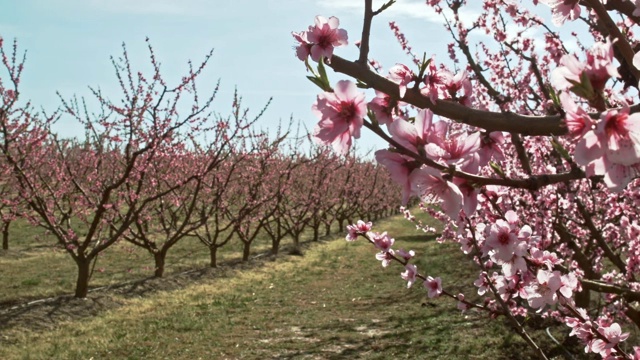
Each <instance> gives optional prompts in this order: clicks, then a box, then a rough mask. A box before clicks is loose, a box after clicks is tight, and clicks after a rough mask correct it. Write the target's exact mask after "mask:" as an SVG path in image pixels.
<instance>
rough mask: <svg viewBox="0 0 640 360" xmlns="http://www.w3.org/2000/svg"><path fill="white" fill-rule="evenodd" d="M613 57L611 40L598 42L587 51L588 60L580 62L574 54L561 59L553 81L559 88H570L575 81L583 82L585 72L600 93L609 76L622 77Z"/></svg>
mask: <svg viewBox="0 0 640 360" xmlns="http://www.w3.org/2000/svg"><path fill="white" fill-rule="evenodd" d="M613 59H614V57H613V44H612V43H611V40H610V39H607V41H606V42H604V43H603V42H597V43H595V44H594V45H593V46H592V47H591V49H589V51H587V61H586V62H580V61H579V60H578V59H577V58H576V57H575V56H574V55H564V56H563V57H562V58H561V59H560V65H561V66H559V67H557V68H556V69H554V70H553V72H552V73H551V83H552V84H553V86H554V87H556V88H558V89H562V90H563V89H569V88H572V87H573V86H574V83H580V82H581V81H580V78H581V76H582V74H583V73H584V74H585V75H586V77H587V79H589V82H590V84H591V87H592V88H593V89H594V90H595V91H596V92H598V93H600V92H602V90H603V89H604V86H605V84H606V82H607V80H609V78H611V77H615V78H618V77H620V74H619V73H618V70H617V67H616V66H615V65H614V64H613ZM588 100H589V99H588Z"/></svg>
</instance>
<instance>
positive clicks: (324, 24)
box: [292, 15, 347, 62]
mask: <svg viewBox="0 0 640 360" xmlns="http://www.w3.org/2000/svg"><path fill="white" fill-rule="evenodd" d="M339 25H340V20H338V18H336V17H334V16H332V17H330V18H329V19H327V18H325V17H323V16H320V15H318V16H316V18H315V26H309V30H308V31H303V32H300V33H292V35H293V37H294V38H295V39H296V40H297V41H298V42H299V43H300V45H298V47H297V48H296V54H297V56H298V58H299V59H300V60H305V59H306V58H307V56H309V55H311V59H312V60H313V61H316V62H318V61H319V60H320V59H321V58H323V57H325V58H327V59H331V56H332V55H333V49H334V48H335V47H338V46H343V45H347V32H346V31H345V30H344V29H339V28H338V26H339Z"/></svg>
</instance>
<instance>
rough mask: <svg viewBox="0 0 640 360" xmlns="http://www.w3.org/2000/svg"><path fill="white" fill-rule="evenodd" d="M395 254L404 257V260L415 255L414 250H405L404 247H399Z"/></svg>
mask: <svg viewBox="0 0 640 360" xmlns="http://www.w3.org/2000/svg"><path fill="white" fill-rule="evenodd" d="M396 255H398V256H400V257H401V258H403V259H404V261H409V260H411V259H412V258H413V257H414V256H416V252H415V251H413V250H409V251H405V250H404V249H399V250H398V251H397V252H396Z"/></svg>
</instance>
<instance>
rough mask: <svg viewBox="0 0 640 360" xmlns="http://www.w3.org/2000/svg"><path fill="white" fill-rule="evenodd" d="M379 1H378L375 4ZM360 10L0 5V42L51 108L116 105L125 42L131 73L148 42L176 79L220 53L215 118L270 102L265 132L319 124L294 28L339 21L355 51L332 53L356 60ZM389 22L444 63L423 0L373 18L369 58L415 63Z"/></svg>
mask: <svg viewBox="0 0 640 360" xmlns="http://www.w3.org/2000/svg"><path fill="white" fill-rule="evenodd" d="M382 3H383V2H382V1H379V0H376V1H374V7H377V6H379V5H380V4H382ZM362 8H363V1H362V0H0V36H2V37H3V38H4V39H5V46H6V45H7V43H9V42H10V41H12V40H13V39H14V38H16V39H17V40H18V43H19V47H20V49H23V50H27V62H26V66H25V70H24V77H23V79H22V83H21V93H22V95H23V96H24V97H25V98H27V99H30V100H31V101H32V103H33V104H34V105H35V106H36V108H40V107H42V108H43V109H45V110H46V111H48V112H51V111H53V110H54V109H56V108H57V107H58V106H59V105H60V101H59V98H58V96H57V95H56V92H60V93H61V94H62V96H63V97H64V98H66V99H68V98H70V97H71V96H73V95H77V96H79V97H81V96H85V97H88V98H90V97H91V93H90V91H89V88H88V87H89V86H92V87H100V89H101V90H102V91H103V92H104V93H105V94H107V96H109V97H110V98H112V99H118V94H119V92H118V83H117V80H116V77H115V75H114V71H113V68H112V66H111V63H110V56H112V55H113V56H120V55H121V54H122V43H123V42H124V43H126V46H127V49H128V53H129V56H130V59H131V60H132V64H133V67H134V68H135V69H138V68H143V69H144V68H145V66H146V67H147V68H148V64H149V61H148V52H147V47H146V43H145V38H146V37H149V38H150V41H151V44H152V45H153V47H154V50H155V53H156V57H157V58H158V60H159V61H160V62H161V64H162V71H163V74H166V75H167V77H168V78H169V79H172V76H174V77H175V78H174V79H175V81H177V80H178V79H179V78H180V77H181V76H183V75H184V74H185V71H186V70H187V60H189V59H191V60H192V61H193V62H194V63H196V64H198V63H199V62H200V61H201V60H202V59H203V57H204V56H205V55H206V54H207V53H208V51H209V50H210V49H212V48H213V49H214V53H213V57H212V59H211V61H210V63H209V66H208V67H207V70H206V71H205V72H204V73H203V74H202V77H201V78H200V79H199V80H200V87H201V88H200V91H204V90H206V89H213V86H214V85H215V83H216V82H217V81H218V79H220V81H221V91H220V92H219V96H218V98H217V99H216V101H215V103H214V106H215V110H216V112H219V113H220V114H223V115H224V114H228V113H230V109H231V96H232V94H233V92H234V90H235V89H236V88H237V89H238V92H239V94H240V95H241V96H242V97H243V103H244V105H245V106H247V107H249V108H250V109H251V113H253V114H257V113H258V112H259V110H260V109H261V108H262V107H263V106H264V105H265V104H266V103H267V102H268V100H269V98H271V97H272V98H273V101H272V103H271V105H270V106H269V108H268V109H267V111H266V112H265V115H264V117H263V118H262V119H261V120H260V121H259V124H258V126H260V127H261V128H264V129H271V130H273V129H275V128H276V127H277V125H278V123H279V122H280V121H284V122H285V123H288V121H289V119H290V118H292V119H293V120H294V121H295V122H298V121H300V122H301V124H302V125H303V127H306V128H307V129H313V127H314V126H315V124H316V123H317V120H318V119H317V118H315V116H314V115H313V114H312V112H311V110H310V109H311V105H312V104H313V102H314V101H315V99H316V95H317V94H318V93H319V92H320V89H319V88H317V87H316V86H315V85H313V84H312V83H311V82H309V81H308V80H307V79H306V77H305V76H306V75H307V74H306V72H305V67H304V64H303V63H302V62H300V61H299V60H298V59H297V58H296V57H295V51H294V49H293V46H294V45H295V41H294V39H293V38H292V36H291V32H292V31H296V32H298V31H302V30H306V29H307V27H308V26H309V25H311V24H313V19H314V17H315V16H316V15H323V16H325V17H329V16H336V17H338V18H339V19H340V27H342V28H344V29H346V30H347V32H348V34H349V46H347V47H345V48H338V49H336V52H335V53H336V54H338V55H340V56H342V57H345V58H347V59H355V58H356V57H357V49H356V47H355V45H354V42H355V41H357V40H359V37H360V33H361V25H362V11H363V10H362ZM390 20H396V21H397V23H398V25H399V26H400V27H401V29H403V30H404V31H405V33H406V34H407V37H408V38H409V39H410V43H411V45H412V46H413V47H414V48H415V49H416V50H418V51H419V52H420V53H422V52H423V51H425V52H426V53H427V56H431V55H434V54H435V55H436V56H437V57H438V58H440V59H443V60H444V59H445V58H446V57H447V56H446V53H445V52H446V45H447V42H448V41H450V38H449V36H448V34H447V33H446V32H445V30H444V28H443V25H442V19H441V18H440V16H438V15H437V14H435V13H434V12H433V11H432V10H431V9H430V8H429V7H428V6H426V5H425V4H424V0H399V1H398V3H396V4H395V5H393V6H392V7H391V8H390V9H389V10H388V11H387V12H385V13H383V14H382V15H381V16H378V17H376V18H375V19H374V24H373V31H372V38H373V40H372V43H371V53H370V54H371V57H373V58H375V59H376V60H378V61H379V62H380V63H381V64H382V65H383V66H384V67H385V69H388V68H389V67H391V66H393V65H394V64H395V63H396V62H404V63H407V64H409V63H410V59H409V57H408V56H406V55H404V53H403V52H402V50H401V48H400V46H399V45H398V43H397V41H396V40H395V37H394V36H393V33H392V32H391V31H390V30H389V27H388V22H389V21H390ZM3 75H4V74H3ZM329 78H330V81H331V82H332V83H335V82H337V81H338V80H341V79H346V77H344V76H343V75H340V74H336V73H332V72H331V71H330V72H329ZM207 86H208V87H207ZM56 129H57V131H58V132H59V133H60V134H61V135H63V136H82V134H83V132H82V129H81V127H79V126H78V125H77V123H75V122H73V121H72V120H71V119H68V118H63V119H62V120H61V121H60V122H59V123H58V124H57V127H56ZM383 146H384V145H383V143H382V142H381V141H379V140H377V139H376V138H375V137H374V136H372V135H369V134H366V132H364V134H363V137H362V139H361V140H360V141H359V147H360V148H362V149H369V148H380V147H383Z"/></svg>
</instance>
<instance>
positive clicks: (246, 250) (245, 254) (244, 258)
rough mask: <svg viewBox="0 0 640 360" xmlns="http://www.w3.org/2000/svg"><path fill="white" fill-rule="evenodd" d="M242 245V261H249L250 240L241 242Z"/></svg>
mask: <svg viewBox="0 0 640 360" xmlns="http://www.w3.org/2000/svg"><path fill="white" fill-rule="evenodd" d="M243 243H244V245H243V246H242V261H243V262H247V261H249V255H251V243H250V242H243Z"/></svg>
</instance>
